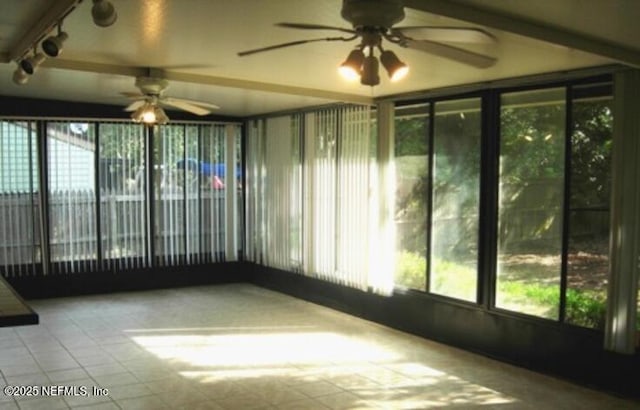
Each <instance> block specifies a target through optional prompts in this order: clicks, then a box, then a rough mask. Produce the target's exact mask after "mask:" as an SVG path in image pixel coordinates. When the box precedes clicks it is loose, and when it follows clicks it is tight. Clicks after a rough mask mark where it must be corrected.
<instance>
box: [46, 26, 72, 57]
mask: <svg viewBox="0 0 640 410" xmlns="http://www.w3.org/2000/svg"><path fill="white" fill-rule="evenodd" d="M68 38H69V35H68V34H67V33H65V32H64V31H61V32H59V33H58V35H57V36H49V37H48V38H47V39H46V40H44V41H43V42H42V51H44V53H45V54H46V55H48V56H49V57H58V56H59V55H60V53H61V52H62V44H63V43H64V42H65V41H66V40H67V39H68Z"/></svg>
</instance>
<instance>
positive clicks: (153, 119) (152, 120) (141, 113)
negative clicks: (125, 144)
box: [131, 102, 169, 126]
mask: <svg viewBox="0 0 640 410" xmlns="http://www.w3.org/2000/svg"><path fill="white" fill-rule="evenodd" d="M131 119H132V120H133V121H134V122H138V123H143V124H145V125H148V126H152V125H156V124H158V125H164V124H166V123H168V122H169V117H168V116H167V114H166V113H165V112H164V110H163V109H162V108H161V107H159V106H157V105H155V104H154V103H152V102H146V103H145V104H144V105H143V106H141V107H139V108H138V109H136V110H135V111H134V112H133V113H132V114H131Z"/></svg>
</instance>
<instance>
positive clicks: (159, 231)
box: [153, 125, 238, 265]
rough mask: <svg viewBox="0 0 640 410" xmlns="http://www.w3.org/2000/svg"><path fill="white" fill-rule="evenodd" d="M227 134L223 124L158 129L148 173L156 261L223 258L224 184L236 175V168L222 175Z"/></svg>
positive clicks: (225, 170)
mask: <svg viewBox="0 0 640 410" xmlns="http://www.w3.org/2000/svg"><path fill="white" fill-rule="evenodd" d="M227 132H234V130H233V129H227V127H225V126H224V125H168V126H163V127H160V131H159V132H158V133H157V138H156V139H155V141H154V142H155V144H154V172H153V183H154V185H153V187H154V198H155V230H156V231H155V233H156V238H155V239H156V241H155V246H156V249H155V253H156V255H157V256H158V263H159V264H162V265H177V264H182V263H189V264H193V263H205V262H218V261H222V260H224V258H225V251H226V229H227V218H226V212H225V209H226V195H227V190H228V187H227V185H230V186H231V185H233V184H229V181H230V180H232V179H233V178H237V177H238V172H232V175H227V169H228V168H229V167H227V165H226V163H225V161H226V157H225V154H226V135H227ZM234 135H235V134H234ZM234 165H235V164H234ZM234 165H231V167H230V168H231V169H232V170H233V169H234ZM232 194H235V193H232Z"/></svg>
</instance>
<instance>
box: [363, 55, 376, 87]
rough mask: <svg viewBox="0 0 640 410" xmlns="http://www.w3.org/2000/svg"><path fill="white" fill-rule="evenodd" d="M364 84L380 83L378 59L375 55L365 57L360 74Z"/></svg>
mask: <svg viewBox="0 0 640 410" xmlns="http://www.w3.org/2000/svg"><path fill="white" fill-rule="evenodd" d="M360 83H361V84H362V85H370V86H372V87H373V86H374V85H378V84H380V75H379V74H378V59H377V58H376V57H375V56H374V55H369V56H367V57H365V59H364V62H363V63H362V76H360Z"/></svg>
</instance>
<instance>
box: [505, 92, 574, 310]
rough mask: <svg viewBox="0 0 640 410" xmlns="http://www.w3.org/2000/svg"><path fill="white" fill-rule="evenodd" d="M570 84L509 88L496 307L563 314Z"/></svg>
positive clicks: (506, 96) (506, 103) (506, 106)
mask: <svg viewBox="0 0 640 410" xmlns="http://www.w3.org/2000/svg"><path fill="white" fill-rule="evenodd" d="M565 118H566V112H565V89H564V88H556V89H549V90H536V91H525V92H517V93H508V94H503V95H502V97H501V110H500V175H499V178H500V186H499V224H498V226H499V227H498V272H497V289H496V306H498V307H501V308H505V309H509V310H515V311H518V312H522V313H527V314H530V315H536V316H541V317H545V318H550V319H558V318H559V313H560V311H559V303H560V277H561V265H562V224H563V198H564V175H565V174H564V172H565V168H564V157H565V152H564V149H565V138H566V137H565Z"/></svg>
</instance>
